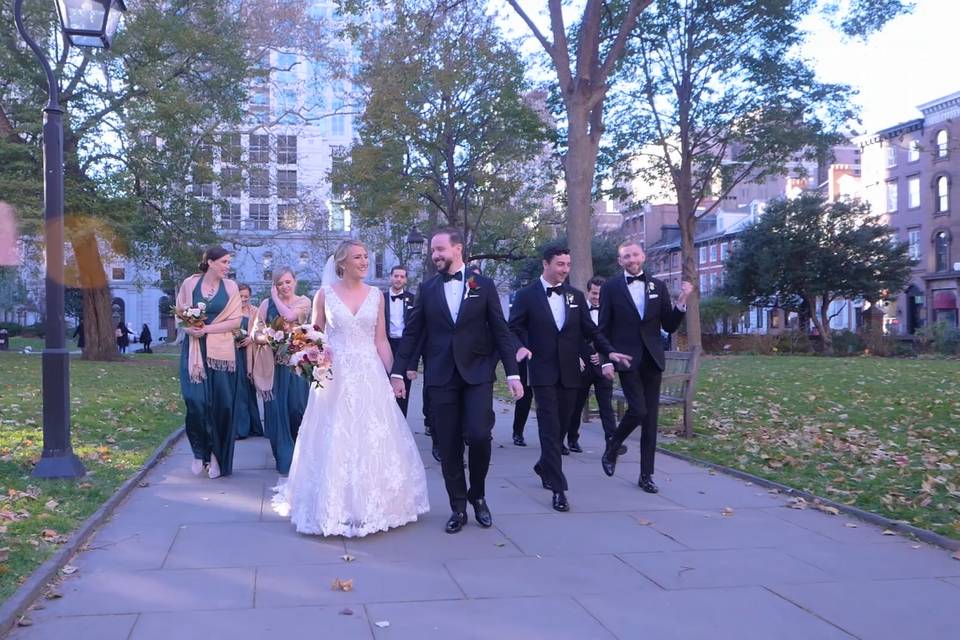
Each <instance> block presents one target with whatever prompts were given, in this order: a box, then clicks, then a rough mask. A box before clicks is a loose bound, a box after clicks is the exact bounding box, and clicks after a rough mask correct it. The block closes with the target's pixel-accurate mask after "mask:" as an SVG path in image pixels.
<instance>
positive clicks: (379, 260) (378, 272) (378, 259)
mask: <svg viewBox="0 0 960 640" xmlns="http://www.w3.org/2000/svg"><path fill="white" fill-rule="evenodd" d="M383 258H384V256H383V254H382V253H380V252H379V251H378V252H377V253H375V254H374V255H373V277H374V278H382V277H383Z"/></svg>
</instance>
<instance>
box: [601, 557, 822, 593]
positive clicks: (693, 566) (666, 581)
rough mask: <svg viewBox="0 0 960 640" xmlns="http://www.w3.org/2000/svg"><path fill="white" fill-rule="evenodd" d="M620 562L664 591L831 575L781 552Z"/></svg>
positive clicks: (817, 578)
mask: <svg viewBox="0 0 960 640" xmlns="http://www.w3.org/2000/svg"><path fill="white" fill-rule="evenodd" d="M618 555H619V557H620V558H622V559H623V560H624V562H626V563H627V564H629V565H630V566H632V567H634V568H635V569H636V570H637V571H639V572H640V573H642V574H643V575H645V576H647V577H648V578H650V579H651V580H652V581H654V582H655V583H657V584H658V585H660V586H661V587H663V588H664V589H706V588H716V587H745V586H763V585H771V584H791V583H795V582H827V581H830V580H832V577H831V576H830V574H828V573H827V572H826V571H823V570H821V569H818V568H817V567H815V566H813V565H811V564H807V563H806V562H803V561H802V560H797V559H796V558H794V557H792V556H790V555H787V554H786V553H785V552H783V551H781V550H779V549H711V550H706V551H702V550H697V551H665V552H662V553H621V554H618Z"/></svg>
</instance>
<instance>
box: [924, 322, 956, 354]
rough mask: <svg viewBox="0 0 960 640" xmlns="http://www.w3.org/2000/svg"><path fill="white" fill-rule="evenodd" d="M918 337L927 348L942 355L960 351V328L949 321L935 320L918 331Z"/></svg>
mask: <svg viewBox="0 0 960 640" xmlns="http://www.w3.org/2000/svg"><path fill="white" fill-rule="evenodd" d="M917 337H918V338H919V339H920V341H921V344H922V345H923V346H924V348H926V349H930V350H932V351H934V352H936V353H939V354H941V355H956V354H958V353H960V329H957V327H955V326H953V325H952V324H949V323H947V322H935V323H933V324H930V325H927V326H925V327H922V328H921V329H920V330H919V331H917Z"/></svg>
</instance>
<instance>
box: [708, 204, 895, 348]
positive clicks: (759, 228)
mask: <svg viewBox="0 0 960 640" xmlns="http://www.w3.org/2000/svg"><path fill="white" fill-rule="evenodd" d="M893 234H894V231H893V229H891V228H890V227H889V226H887V225H885V224H881V223H880V222H879V221H878V220H877V219H876V217H874V216H872V215H871V214H870V208H869V206H868V205H866V204H864V203H861V202H858V201H853V202H834V203H828V202H827V201H826V199H825V198H824V197H823V196H821V195H816V194H804V195H801V196H800V197H799V198H796V199H793V200H777V201H774V202H772V203H771V204H770V205H769V206H768V207H767V209H766V211H765V212H764V213H763V215H762V216H761V217H760V219H759V220H758V221H757V222H756V224H754V225H753V226H751V227H749V228H748V229H746V230H745V231H744V232H743V233H742V234H741V235H740V237H739V239H738V241H737V244H736V245H735V247H734V250H733V252H732V253H731V255H730V257H729V258H728V259H727V263H726V271H727V281H726V284H725V292H726V294H727V295H730V296H733V297H735V298H737V299H738V300H740V301H741V302H742V303H744V304H750V305H761V306H776V305H777V304H778V303H780V302H782V301H784V300H791V299H792V300H800V301H803V302H804V304H805V307H806V309H807V310H814V309H817V308H818V307H819V311H820V313H819V314H812V319H813V320H814V323H815V324H816V325H817V328H818V329H819V330H820V334H821V335H822V336H823V338H824V341H825V346H827V347H828V348H829V322H828V320H829V318H828V310H829V306H830V303H831V302H832V301H833V300H835V299H838V298H845V299H848V300H854V299H857V298H863V299H866V300H873V301H877V300H881V299H884V298H886V297H888V296H890V295H895V294H896V292H898V291H901V290H902V289H903V288H904V286H906V284H907V282H908V281H909V278H910V271H911V269H912V267H913V264H914V262H913V260H911V259H910V257H909V255H908V254H907V247H906V246H905V245H904V244H899V243H897V244H894V243H891V242H890V238H891V237H892V236H893Z"/></svg>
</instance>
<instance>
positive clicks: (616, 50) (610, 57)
mask: <svg viewBox="0 0 960 640" xmlns="http://www.w3.org/2000/svg"><path fill="white" fill-rule="evenodd" d="M651 3H653V0H632V1H631V2H630V8H629V9H628V10H627V16H626V18H624V19H623V24H621V25H620V32H619V33H617V38H616V40H614V41H613V45H612V46H611V47H610V51H608V52H607V59H606V60H604V61H603V63H602V64H601V65H600V77H599V78H597V82H598V83H599V82H606V81H607V77H608V76H609V75H610V72H611V71H613V65H615V64H616V63H617V60H618V59H619V58H620V56H621V55H623V50H624V48H625V47H626V45H627V37H628V36H629V35H630V32H631V31H633V28H634V27H635V26H636V25H637V18H638V17H639V15H640V12H641V11H643V10H644V9H646V8H647V7H649V6H650V4H651Z"/></svg>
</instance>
